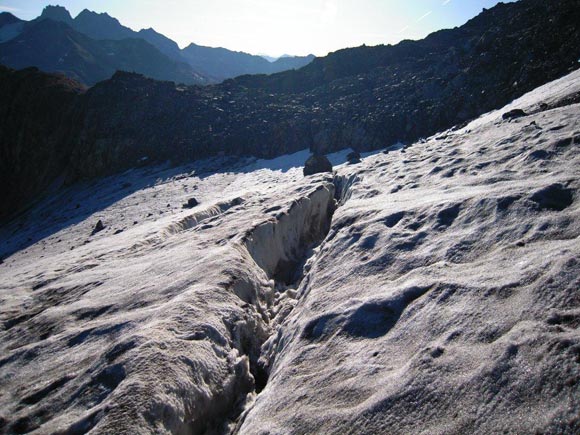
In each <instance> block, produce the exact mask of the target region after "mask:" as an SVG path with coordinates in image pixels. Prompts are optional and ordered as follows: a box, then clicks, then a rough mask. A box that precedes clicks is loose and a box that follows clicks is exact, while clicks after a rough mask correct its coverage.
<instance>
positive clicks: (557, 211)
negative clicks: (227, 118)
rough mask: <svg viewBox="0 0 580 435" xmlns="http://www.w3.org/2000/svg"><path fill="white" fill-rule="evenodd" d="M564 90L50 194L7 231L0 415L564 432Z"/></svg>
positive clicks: (189, 430) (570, 171)
mask: <svg viewBox="0 0 580 435" xmlns="http://www.w3.org/2000/svg"><path fill="white" fill-rule="evenodd" d="M18 74H22V73H18ZM118 79H123V77H118ZM1 83H2V82H0V85H1ZM168 86H169V85H168ZM579 94H580V71H575V72H573V73H571V74H568V75H566V76H564V77H562V78H561V79H559V80H557V81H555V82H551V83H548V84H546V85H544V86H542V87H541V88H538V89H536V90H534V91H532V92H531V93H528V94H526V95H524V96H523V97H522V98H520V99H518V100H516V101H513V102H511V104H510V105H509V106H506V107H504V108H502V109H500V110H498V111H493V112H490V113H488V114H486V115H484V116H482V117H481V118H478V119H476V120H474V121H473V122H471V123H469V124H468V125H466V126H464V127H463V128H457V129H452V130H451V129H450V130H445V131H440V132H438V133H437V134H436V135H434V136H431V137H426V138H424V139H423V140H421V141H418V142H415V143H409V144H407V145H408V146H406V147H404V148H403V147H397V149H389V150H388V152H387V153H384V152H376V153H372V154H371V155H363V158H362V161H360V162H358V163H355V164H344V163H343V162H344V159H341V158H340V157H341V156H342V157H343V158H344V157H345V156H346V154H347V153H348V151H346V152H342V153H338V154H335V155H330V156H329V159H330V160H331V161H332V162H333V164H334V170H335V173H332V174H318V175H313V176H308V177H304V176H303V174H302V168H301V167H299V165H300V164H299V165H294V164H293V161H294V160H295V159H296V156H283V157H280V158H277V159H275V160H269V161H264V160H259V161H258V160H255V159H248V160H239V159H232V158H228V157H227V156H223V157H220V158H214V159H208V160H198V161H196V162H194V163H192V164H188V165H183V166H177V167H171V166H169V165H167V164H162V165H150V166H148V167H144V168H135V169H133V170H131V171H126V172H124V173H122V174H116V175H113V176H111V177H106V178H101V179H95V180H91V181H87V182H85V183H79V184H76V185H72V186H68V187H66V188H64V189H60V190H58V191H55V192H53V193H52V194H51V195H48V196H47V197H45V198H44V199H43V200H42V201H41V202H39V203H38V204H36V205H35V206H34V207H32V208H31V209H29V210H28V211H27V212H25V213H23V214H21V215H20V216H18V217H17V218H16V219H14V220H13V221H11V222H10V223H8V224H5V225H0V240H1V241H2V243H1V244H0V257H2V261H0V391H1V392H2V394H0V432H2V433H5V434H7V435H12V434H22V433H34V434H83V433H90V434H93V435H101V434H193V435H198V434H199V435H202V434H205V435H207V434H240V435H257V434H288V435H302V434H343V433H347V434H357V435H367V434H368V435H376V434H393V435H408V434H475V435H488V434H522V435H528V434H530V435H532V434H561V435H576V434H578V433H580V420H579V418H578V416H579V415H580V295H579V291H578V290H579V288H580V267H579V266H580V265H579V261H580V243H578V242H579V240H580V196H579V195H580V180H579V178H578V174H579V173H580V153H579V152H578V149H579V146H580V116H579V115H580V104H579V101H578V95H579ZM131 97H133V95H132V96H131ZM136 102H138V103H143V104H145V105H147V104H151V103H150V102H148V101H147V100H136ZM136 105H140V104H136ZM155 116H157V115H155ZM517 116H519V117H517ZM144 127H145V126H144ZM167 133H168V137H169V134H170V133H172V132H169V131H168V132H167ZM299 156H300V157H301V158H300V161H301V162H304V161H305V159H306V157H307V156H308V152H307V151H306V152H303V153H299Z"/></svg>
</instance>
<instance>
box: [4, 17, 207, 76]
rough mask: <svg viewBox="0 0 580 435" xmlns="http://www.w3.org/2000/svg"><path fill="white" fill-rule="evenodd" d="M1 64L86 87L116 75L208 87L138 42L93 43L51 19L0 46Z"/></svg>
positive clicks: (188, 70) (184, 68)
mask: <svg viewBox="0 0 580 435" xmlns="http://www.w3.org/2000/svg"><path fill="white" fill-rule="evenodd" d="M0 63H2V64H4V65H7V66H10V67H12V68H16V69H18V68H26V67H30V66H35V67H38V68H40V69H41V70H43V71H47V72H59V73H62V74H65V75H67V76H68V77H71V78H74V79H76V80H78V81H79V82H81V83H84V84H86V85H89V86H92V85H94V84H95V83H97V82H99V81H102V80H106V79H108V78H110V77H111V76H112V75H113V74H114V73H115V71H117V70H127V71H137V72H139V73H141V74H145V75H147V76H148V77H152V78H157V79H160V80H173V81H175V82H177V83H187V84H194V83H198V84H201V83H206V82H207V81H206V79H205V78H204V77H203V76H202V75H200V74H198V73H196V72H195V71H193V70H192V68H191V67H190V66H189V65H187V64H185V63H179V62H176V61H174V60H172V59H170V58H168V57H167V56H165V55H164V54H162V53H161V52H160V51H159V50H157V49H156V48H155V47H153V46H152V45H151V44H149V43H148V42H146V41H144V40H143V39H123V40H102V41H97V40H94V39H91V38H89V37H88V36H86V35H84V34H82V33H79V32H77V31H76V30H74V29H73V28H72V27H70V26H68V25H67V24H65V23H64V22H62V21H54V20H52V19H42V20H37V21H34V22H31V23H29V24H27V25H26V27H25V29H24V31H23V32H22V33H21V34H19V35H18V36H17V37H15V38H13V39H11V40H9V41H6V42H4V43H2V44H0Z"/></svg>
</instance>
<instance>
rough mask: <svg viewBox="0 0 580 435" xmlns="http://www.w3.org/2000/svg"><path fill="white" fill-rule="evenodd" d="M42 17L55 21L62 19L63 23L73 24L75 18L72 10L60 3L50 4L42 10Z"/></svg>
mask: <svg viewBox="0 0 580 435" xmlns="http://www.w3.org/2000/svg"><path fill="white" fill-rule="evenodd" d="M39 18H40V19H41V20H42V19H49V20H54V21H62V22H63V23H67V24H72V22H73V19H72V17H71V15H70V12H69V11H68V10H67V9H66V8H65V7H63V6H58V5H55V6H53V5H48V6H46V7H45V8H44V9H43V10H42V14H41V15H40V17H39Z"/></svg>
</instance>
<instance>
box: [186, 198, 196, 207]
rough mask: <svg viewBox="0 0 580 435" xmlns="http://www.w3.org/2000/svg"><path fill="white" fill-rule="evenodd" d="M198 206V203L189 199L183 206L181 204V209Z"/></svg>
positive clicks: (193, 199)
mask: <svg viewBox="0 0 580 435" xmlns="http://www.w3.org/2000/svg"><path fill="white" fill-rule="evenodd" d="M197 205H199V201H198V200H197V199H195V198H189V199H188V200H187V202H186V203H185V204H183V208H193V207H196V206H197Z"/></svg>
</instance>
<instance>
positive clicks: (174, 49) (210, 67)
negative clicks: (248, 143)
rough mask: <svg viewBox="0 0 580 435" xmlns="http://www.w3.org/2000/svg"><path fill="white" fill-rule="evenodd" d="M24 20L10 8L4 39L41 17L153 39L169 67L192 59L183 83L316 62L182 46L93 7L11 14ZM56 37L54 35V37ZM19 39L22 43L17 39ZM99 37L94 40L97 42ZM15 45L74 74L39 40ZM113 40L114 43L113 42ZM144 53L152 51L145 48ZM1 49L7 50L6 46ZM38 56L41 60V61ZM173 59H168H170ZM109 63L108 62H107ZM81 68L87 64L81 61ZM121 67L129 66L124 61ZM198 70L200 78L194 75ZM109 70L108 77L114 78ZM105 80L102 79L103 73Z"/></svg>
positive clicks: (116, 35)
mask: <svg viewBox="0 0 580 435" xmlns="http://www.w3.org/2000/svg"><path fill="white" fill-rule="evenodd" d="M13 19H15V20H18V19H17V18H16V17H14V16H13V15H11V14H7V15H5V16H3V18H2V20H0V42H6V41H9V40H11V39H14V38H15V37H16V36H24V37H26V35H22V34H23V33H24V31H25V30H28V29H30V27H34V26H35V25H36V24H38V23H39V22H40V21H43V20H52V21H57V22H61V23H64V24H66V25H67V26H69V27H71V28H72V29H74V30H75V31H76V32H78V33H80V34H82V35H84V36H88V37H89V38H90V39H92V40H94V41H98V42H99V43H101V44H102V45H107V43H105V42H104V41H111V40H112V41H124V44H125V45H129V44H131V43H129V42H127V41H125V40H127V39H138V40H144V41H147V42H148V43H149V44H151V45H152V46H153V47H155V48H156V49H157V50H159V51H160V52H161V53H162V54H164V55H165V56H167V57H169V58H170V59H171V60H172V61H173V62H169V63H170V65H167V66H166V68H168V69H170V68H171V67H172V65H171V64H173V65H174V64H175V63H177V64H179V65H180V69H182V70H184V67H183V65H181V64H183V63H187V64H188V65H189V66H190V69H192V71H189V73H188V74H187V75H188V77H187V78H186V79H185V80H184V79H183V77H181V79H178V80H181V81H182V82H183V83H186V84H192V83H195V84H206V83H209V82H220V81H223V80H225V79H228V78H233V77H236V76H239V75H243V74H273V73H277V72H281V71H286V70H290V69H298V68H301V67H302V66H304V65H307V64H308V63H310V62H311V61H312V60H313V59H314V56H312V55H311V56H303V57H284V59H279V60H278V61H277V62H273V63H270V62H267V61H265V59H263V58H261V57H260V56H253V55H251V54H247V53H241V52H235V51H231V50H227V49H224V48H212V47H202V46H198V45H195V44H191V45H190V46H189V47H187V48H185V49H184V50H181V49H180V48H179V46H178V45H177V43H176V42H175V41H173V40H171V39H169V38H167V37H166V36H164V35H162V34H160V33H158V32H156V31H155V30H154V29H152V28H149V29H142V30H140V31H138V32H136V31H134V30H132V29H130V28H128V27H125V26H123V25H122V24H121V23H120V22H119V20H117V19H116V18H114V17H111V16H110V15H108V14H107V13H96V12H92V11H89V10H88V9H84V10H83V11H82V12H81V13H80V14H79V15H77V16H76V17H75V18H74V19H73V18H72V16H71V15H70V13H69V11H68V10H67V9H66V8H64V7H62V6H47V7H46V8H45V9H44V10H43V12H42V14H41V15H40V16H39V17H38V18H37V19H35V20H33V21H31V22H28V23H27V22H23V21H20V20H18V23H19V24H18V25H16V22H13V21H11V20H13ZM4 21H5V22H6V23H7V24H11V26H10V27H7V28H6V29H5V30H4V31H2V30H1V28H2V23H3V22H4ZM52 38H58V35H53V36H52ZM50 39H51V38H49V41H50ZM14 44H19V45H14ZM94 44H95V43H93V45H94ZM13 45H14V47H20V51H21V53H18V54H19V55H20V56H21V57H23V58H27V59H28V62H29V63H28V64H27V65H26V66H36V67H40V68H41V69H43V70H44V71H48V72H52V71H59V72H63V73H65V74H69V72H68V70H64V71H63V70H59V69H55V68H48V69H47V68H45V67H43V66H41V65H46V63H47V62H46V59H42V58H41V59H38V61H37V58H36V56H37V55H38V51H43V49H44V48H43V47H38V46H35V45H33V46H30V45H29V44H26V45H25V46H24V47H26V48H24V47H23V45H22V43H17V42H16V41H13ZM108 45H111V43H108ZM81 49H82V50H84V49H85V48H84V47H83V46H81ZM142 54H143V55H145V54H147V53H142ZM0 55H1V52H0ZM152 56H153V58H152V59H150V61H149V62H147V61H148V59H146V58H144V59H141V61H140V62H141V63H142V64H143V63H148V64H149V67H151V66H153V65H154V64H155V63H158V62H159V61H160V59H159V55H158V54H155V55H152ZM59 59H60V58H59V57H57V58H54V59H53V63H56V62H58V61H59ZM35 61H37V63H35ZM0 62H3V63H4V64H5V65H7V66H10V67H14V68H20V67H21V64H20V63H19V62H14V63H12V58H10V57H7V58H6V60H5V61H2V60H0ZM164 62H166V63H167V61H164ZM104 67H105V66H104ZM79 68H81V67H80V66H79ZM117 69H127V68H123V67H122V66H119V67H118V68H117ZM129 70H131V71H136V72H139V73H141V74H144V75H146V76H149V77H152V78H161V79H163V80H174V81H178V80H176V75H175V74H171V73H169V74H167V75H164V76H162V77H159V75H150V74H149V73H148V72H147V71H145V70H143V69H141V68H138V67H137V66H133V69H130V68H129ZM96 75H97V76H99V77H100V74H98V73H97V72H96ZM82 76H83V74H78V73H76V72H75V73H73V74H71V75H70V77H73V78H75V79H80V80H82V78H81V77H82ZM192 76H194V77H195V79H192ZM109 77H110V75H108V76H107V77H106V78H109ZM101 80H102V79H101ZM85 83H86V84H88V85H92V84H94V82H85Z"/></svg>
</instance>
